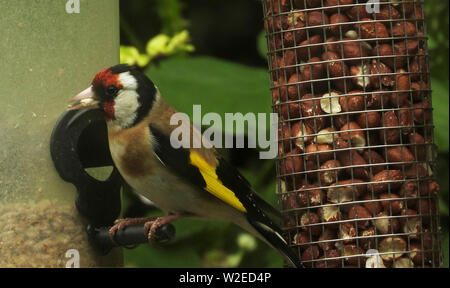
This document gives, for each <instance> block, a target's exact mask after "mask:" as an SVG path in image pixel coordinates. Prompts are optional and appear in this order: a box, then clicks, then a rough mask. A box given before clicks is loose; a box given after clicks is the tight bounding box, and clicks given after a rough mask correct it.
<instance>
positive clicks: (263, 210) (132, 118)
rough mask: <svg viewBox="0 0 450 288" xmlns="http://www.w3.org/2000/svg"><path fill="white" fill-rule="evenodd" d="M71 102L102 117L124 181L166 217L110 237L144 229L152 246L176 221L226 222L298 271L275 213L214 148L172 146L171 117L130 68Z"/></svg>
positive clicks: (116, 69)
mask: <svg viewBox="0 0 450 288" xmlns="http://www.w3.org/2000/svg"><path fill="white" fill-rule="evenodd" d="M69 102H70V103H71V104H70V105H69V108H68V109H69V110H78V109H100V110H102V111H103V113H104V117H105V121H106V123H107V128H108V140H109V148H110V151H111V156H112V159H113V161H114V164H115V165H116V166H117V168H118V170H119V171H120V173H121V175H122V177H123V178H124V179H125V181H126V182H127V183H128V184H129V185H130V186H131V187H132V188H133V189H134V190H135V191H136V192H137V193H139V194H140V195H142V196H144V197H145V198H148V199H149V200H151V201H152V202H153V203H155V205H156V206H158V207H159V208H161V209H162V210H163V211H166V212H168V213H169V214H168V215H167V216H162V217H157V218H156V219H155V218H152V219H150V218H138V219H121V220H118V221H116V225H114V226H113V227H112V228H111V230H110V232H111V235H114V233H115V232H116V231H117V230H119V229H123V228H124V227H126V226H128V225H134V224H137V223H145V226H144V227H145V228H146V229H148V231H149V232H148V237H149V240H150V239H151V237H152V236H153V234H154V232H155V230H156V229H157V228H158V227H160V226H162V225H164V224H166V223H169V222H171V221H174V220H176V219H179V218H182V217H196V218H203V219H218V220H225V221H231V222H233V223H235V224H237V225H239V226H240V227H242V228H243V229H245V230H247V231H249V232H250V233H252V234H254V235H255V236H257V237H259V238H260V239H262V240H263V241H265V242H266V243H268V244H269V245H270V246H272V247H273V248H275V249H277V250H278V251H279V252H280V253H281V254H282V255H283V256H284V257H285V258H286V260H287V261H288V262H289V263H290V264H291V265H292V266H293V267H300V265H301V264H300V261H299V259H298V257H297V255H296V254H295V253H293V251H292V250H291V248H290V247H289V246H288V244H287V242H286V240H285V239H284V238H283V237H282V236H281V234H282V231H281V229H280V228H279V227H278V226H277V225H276V224H275V223H274V221H273V220H272V219H271V217H272V218H273V217H274V216H276V217H280V218H281V214H280V213H279V212H278V211H277V210H276V209H275V208H273V207H272V206H271V205H270V204H268V203H267V202H265V201H264V200H263V199H262V198H261V197H260V196H259V195H258V194H256V193H255V192H254V191H253V190H252V188H251V186H250V184H249V182H248V181H247V180H246V179H244V177H243V176H242V175H241V174H240V173H239V172H238V171H237V170H236V169H235V168H234V167H232V166H231V165H229V164H228V163H227V162H226V161H225V160H224V158H222V157H221V156H220V155H219V154H218V153H217V151H216V150H215V149H214V148H205V147H201V148H183V147H186V146H183V147H180V148H174V147H173V146H172V145H171V141H170V134H171V132H172V131H173V130H174V129H175V128H176V127H177V126H175V125H170V119H171V117H172V115H174V113H177V111H176V110H175V109H174V108H173V107H171V106H170V105H169V104H167V103H166V102H165V101H164V100H163V99H162V97H161V94H160V91H159V89H158V88H157V87H156V86H155V85H154V84H153V82H152V81H151V80H150V79H148V78H147V77H146V76H145V75H144V74H143V73H142V72H141V71H140V70H138V69H137V68H136V67H131V66H128V65H123V64H120V65H116V66H112V67H109V68H106V69H104V70H102V71H100V72H99V73H98V74H97V75H95V77H94V79H93V81H92V84H91V86H90V87H89V88H87V89H86V90H84V91H83V92H81V93H80V94H78V95H77V96H75V97H74V98H73V99H72V100H70V101H69ZM189 129H190V133H191V135H192V137H191V138H193V137H202V136H201V133H200V132H199V131H198V130H197V129H196V128H195V127H194V126H193V125H190V127H189ZM191 141H192V139H191ZM191 147H192V146H191Z"/></svg>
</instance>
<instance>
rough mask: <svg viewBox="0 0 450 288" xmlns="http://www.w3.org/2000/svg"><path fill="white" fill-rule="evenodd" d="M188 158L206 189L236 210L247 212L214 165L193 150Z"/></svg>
mask: <svg viewBox="0 0 450 288" xmlns="http://www.w3.org/2000/svg"><path fill="white" fill-rule="evenodd" d="M189 158H190V161H191V164H192V165H194V166H195V167H197V168H198V169H199V170H200V173H201V174H202V176H203V179H204V180H205V182H206V187H205V190H206V191H208V192H209V193H211V194H213V195H214V196H216V197H217V198H219V199H220V200H222V201H224V202H225V203H227V204H228V205H230V206H232V207H234V208H236V209H237V210H239V211H242V212H247V210H246V209H245V207H244V205H242V203H241V201H239V199H238V198H237V197H236V194H234V192H233V191H231V190H230V189H228V188H227V187H225V186H224V185H223V183H222V182H221V181H220V179H219V177H218V176H217V173H216V167H214V166H212V165H211V164H209V163H208V162H206V160H205V159H204V158H203V157H202V156H201V155H200V154H198V153H197V152H195V151H190V154H189Z"/></svg>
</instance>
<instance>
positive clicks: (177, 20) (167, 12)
mask: <svg viewBox="0 0 450 288" xmlns="http://www.w3.org/2000/svg"><path fill="white" fill-rule="evenodd" d="M156 9H157V12H158V16H159V18H160V20H161V24H162V31H161V32H163V33H167V34H173V33H175V32H177V31H180V30H182V29H184V28H186V26H187V25H188V22H187V21H186V19H184V18H183V14H182V10H183V4H182V3H181V1H179V0H158V1H157V8H156Z"/></svg>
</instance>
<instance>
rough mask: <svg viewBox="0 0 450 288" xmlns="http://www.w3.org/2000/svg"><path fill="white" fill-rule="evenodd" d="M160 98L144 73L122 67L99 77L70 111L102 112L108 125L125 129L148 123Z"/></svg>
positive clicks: (73, 104)
mask: <svg viewBox="0 0 450 288" xmlns="http://www.w3.org/2000/svg"><path fill="white" fill-rule="evenodd" d="M159 97H160V96H159V91H158V88H157V87H156V86H155V85H154V84H153V82H152V81H151V80H150V79H148V78H147V77H146V76H145V75H144V73H142V72H141V71H139V70H138V69H137V68H136V67H132V66H128V65H125V64H120V65H116V66H112V67H109V68H106V69H104V70H102V71H100V72H99V73H98V74H97V75H95V77H94V80H93V81H92V85H91V86H90V87H89V88H87V89H86V90H84V91H83V92H81V93H80V94H78V95H77V96H75V97H74V98H73V99H72V100H70V102H71V104H70V105H69V110H79V109H93V108H95V109H100V110H102V111H103V112H104V115H105V119H106V121H107V123H108V125H113V126H117V128H121V129H125V128H129V127H132V126H134V125H136V124H137V123H139V122H140V121H141V120H142V119H144V118H145V117H146V116H147V115H148V113H149V112H150V110H151V109H152V107H153V104H154V103H155V101H157V100H158V98H159Z"/></svg>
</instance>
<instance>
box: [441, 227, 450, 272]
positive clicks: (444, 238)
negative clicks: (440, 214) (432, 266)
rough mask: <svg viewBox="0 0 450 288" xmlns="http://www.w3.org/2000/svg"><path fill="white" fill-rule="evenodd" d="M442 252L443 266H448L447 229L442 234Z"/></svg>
mask: <svg viewBox="0 0 450 288" xmlns="http://www.w3.org/2000/svg"><path fill="white" fill-rule="evenodd" d="M441 241H442V243H441V245H442V254H443V255H444V263H443V264H444V267H445V268H448V259H449V247H448V245H449V243H448V230H446V233H444V234H443V235H442V240H441Z"/></svg>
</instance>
